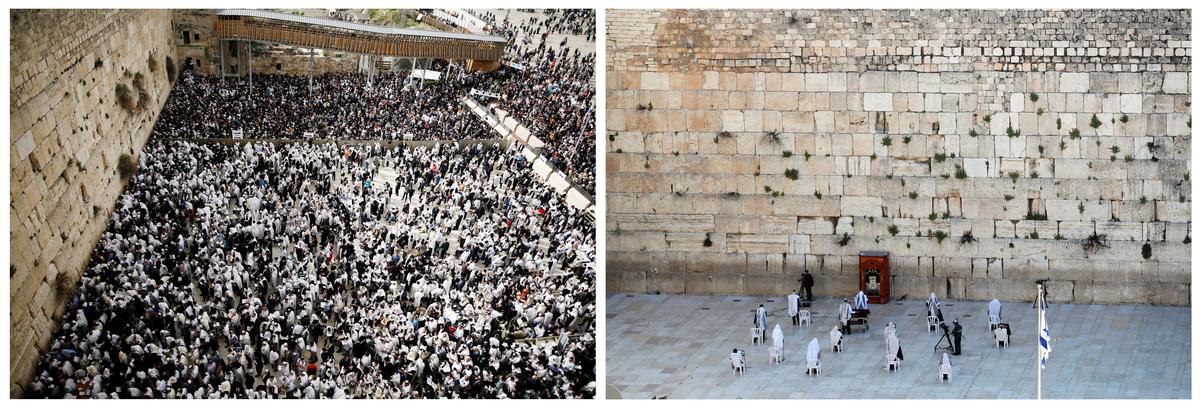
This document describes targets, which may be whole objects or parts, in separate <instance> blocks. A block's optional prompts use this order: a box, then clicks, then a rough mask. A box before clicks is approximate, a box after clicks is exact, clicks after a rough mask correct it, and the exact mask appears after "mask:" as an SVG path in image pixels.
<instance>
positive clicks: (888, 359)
mask: <svg viewBox="0 0 1200 409" xmlns="http://www.w3.org/2000/svg"><path fill="white" fill-rule="evenodd" d="M883 363H884V365H886V366H887V370H889V371H898V370H900V358H898V357H896V354H885V355H884V356H883Z"/></svg>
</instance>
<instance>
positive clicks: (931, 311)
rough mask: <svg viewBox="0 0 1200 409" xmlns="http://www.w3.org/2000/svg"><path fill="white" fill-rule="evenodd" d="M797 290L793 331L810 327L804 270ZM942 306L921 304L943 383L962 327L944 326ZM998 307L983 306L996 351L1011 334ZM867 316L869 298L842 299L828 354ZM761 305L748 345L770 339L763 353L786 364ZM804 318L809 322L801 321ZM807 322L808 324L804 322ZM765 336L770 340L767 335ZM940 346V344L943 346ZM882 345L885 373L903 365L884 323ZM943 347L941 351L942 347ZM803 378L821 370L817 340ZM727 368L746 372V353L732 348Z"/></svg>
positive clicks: (792, 298)
mask: <svg viewBox="0 0 1200 409" xmlns="http://www.w3.org/2000/svg"><path fill="white" fill-rule="evenodd" d="M801 282H802V287H805V290H806V292H808V293H809V295H808V296H807V297H804V296H802V295H801V292H800V291H793V292H792V293H791V294H789V295H788V296H787V302H788V307H787V314H788V316H789V317H791V321H792V325H793V326H798V325H801V324H802V323H805V324H810V325H811V318H810V313H809V311H806V310H804V309H803V308H805V307H809V306H811V305H812V301H813V298H812V295H811V286H812V285H813V279H812V276H811V274H810V273H809V272H808V270H805V271H804V275H803V276H802V278H801ZM941 306H942V304H941V302H940V301H939V300H938V298H937V294H935V293H932V292H931V293H929V298H927V299H926V300H925V312H926V317H925V321H926V326H927V327H928V330H929V331H937V330H938V329H940V330H941V331H942V339H941V340H939V342H938V344H937V345H935V346H934V349H935V350H939V349H943V350H945V351H946V352H944V353H943V354H942V357H941V360H940V361H939V370H940V371H941V372H940V374H939V375H940V377H942V378H943V379H944V380H949V379H950V373H951V370H952V365H951V361H950V355H962V332H963V328H962V324H960V323H959V322H958V320H954V321H953V323H952V324H951V325H952V326H951V325H947V324H946V323H945V322H944V321H943V315H942V308H941ZM1002 311H1003V308H1002V305H1001V303H1000V301H999V300H997V299H992V300H991V301H990V302H989V303H988V306H987V317H988V324H989V330H990V331H991V332H992V336H993V340H994V341H995V342H996V344H997V346H998V347H999V346H1001V345H1003V346H1007V344H1008V342H1009V337H1010V336H1011V335H1012V332H1011V329H1010V328H1009V324H1008V323H1006V322H1004V319H1003V316H1002ZM870 315H871V308H870V304H869V299H868V297H867V295H866V293H864V292H863V291H859V292H858V293H857V294H855V296H854V299H853V302H851V300H850V299H848V298H843V299H842V302H841V303H840V304H838V306H837V325H834V326H833V328H832V329H830V331H829V347H830V350H832V351H838V352H841V351H842V350H843V349H844V347H845V345H844V343H843V337H844V336H845V335H847V334H850V333H852V331H853V325H852V324H854V323H856V322H857V323H859V324H866V321H867V319H868V317H870ZM769 316H770V314H769V313H768V312H767V309H766V307H765V305H763V304H759V305H758V308H757V309H756V310H754V317H753V322H754V327H753V337H752V341H753V342H754V343H756V344H757V343H760V342H761V343H763V344H766V343H767V340H768V339H770V340H771V346H770V347H769V348H768V351H767V356H768V357H769V359H770V360H772V361H784V360H786V354H785V352H786V348H785V342H784V340H785V335H784V333H783V330H782V327H781V326H780V324H775V328H774V329H773V330H772V331H770V332H769V333H768V331H767V329H768V328H770V327H769V326H768V324H769V320H770V318H769ZM806 316H809V317H806ZM805 320H808V321H809V322H804V321H805ZM768 334H769V335H768ZM943 343H944V344H943ZM883 344H884V350H885V354H884V364H885V367H887V368H889V369H896V368H898V367H899V363H900V361H903V360H904V350H903V348H902V347H901V346H900V338H899V337H898V336H897V335H896V324H895V323H894V322H889V323H888V324H887V326H885V327H884V331H883ZM943 345H944V346H943ZM805 352H806V353H805V360H806V364H807V366H806V373H808V374H817V373H819V371H820V368H821V346H820V341H819V340H818V337H813V338H812V339H811V340H810V341H809V343H808V345H807V347H806V351H805ZM729 362H730V366H731V367H732V368H733V369H734V371H735V372H736V371H739V370H740V371H745V370H746V351H745V350H739V349H737V348H735V349H734V350H733V352H732V353H731V354H730V356H729Z"/></svg>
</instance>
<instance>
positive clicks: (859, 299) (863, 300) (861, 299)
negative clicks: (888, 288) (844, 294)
mask: <svg viewBox="0 0 1200 409" xmlns="http://www.w3.org/2000/svg"><path fill="white" fill-rule="evenodd" d="M854 309H858V310H866V309H869V308H867V295H866V294H864V293H863V292H862V291H859V292H858V294H856V295H855V296H854Z"/></svg>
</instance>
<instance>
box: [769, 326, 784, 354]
mask: <svg viewBox="0 0 1200 409" xmlns="http://www.w3.org/2000/svg"><path fill="white" fill-rule="evenodd" d="M771 342H772V344H773V345H774V346H775V349H776V350H778V351H779V357H780V359H784V358H786V356H785V355H784V354H783V329H782V328H780V327H779V324H775V330H774V331H771Z"/></svg>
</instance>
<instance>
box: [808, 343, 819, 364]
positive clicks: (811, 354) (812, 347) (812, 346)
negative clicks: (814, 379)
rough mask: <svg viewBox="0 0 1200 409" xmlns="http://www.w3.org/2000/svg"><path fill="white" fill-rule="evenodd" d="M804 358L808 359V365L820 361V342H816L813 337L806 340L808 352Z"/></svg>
mask: <svg viewBox="0 0 1200 409" xmlns="http://www.w3.org/2000/svg"><path fill="white" fill-rule="evenodd" d="M805 358H807V359H808V365H809V366H813V365H814V364H816V363H818V362H821V343H820V342H818V341H817V339H816V338H813V339H812V341H808V353H807V356H806V357H805Z"/></svg>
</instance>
